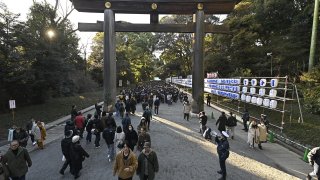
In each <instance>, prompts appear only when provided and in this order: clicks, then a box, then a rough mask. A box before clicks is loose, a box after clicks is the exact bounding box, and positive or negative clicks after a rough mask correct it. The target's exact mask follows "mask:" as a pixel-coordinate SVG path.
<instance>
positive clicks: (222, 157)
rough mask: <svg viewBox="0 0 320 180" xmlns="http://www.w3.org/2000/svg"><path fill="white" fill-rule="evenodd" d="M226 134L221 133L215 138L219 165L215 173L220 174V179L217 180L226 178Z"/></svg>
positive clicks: (227, 148)
mask: <svg viewBox="0 0 320 180" xmlns="http://www.w3.org/2000/svg"><path fill="white" fill-rule="evenodd" d="M228 137H229V135H228V133H227V132H225V131H222V134H221V136H216V138H215V141H216V143H217V144H218V147H217V152H218V156H219V164H220V169H221V170H219V171H218V172H217V173H219V174H221V175H222V177H221V178H219V180H225V179H226V177H227V169H226V160H227V159H228V157H229V154H230V152H229V148H230V147H229V142H228Z"/></svg>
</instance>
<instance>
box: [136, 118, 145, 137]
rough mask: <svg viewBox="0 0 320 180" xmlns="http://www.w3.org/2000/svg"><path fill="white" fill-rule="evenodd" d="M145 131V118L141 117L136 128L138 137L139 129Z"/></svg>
mask: <svg viewBox="0 0 320 180" xmlns="http://www.w3.org/2000/svg"><path fill="white" fill-rule="evenodd" d="M142 128H143V129H145V130H146V129H147V123H146V118H144V117H141V120H140V123H139V124H138V126H137V130H138V136H139V134H140V133H141V129H142Z"/></svg>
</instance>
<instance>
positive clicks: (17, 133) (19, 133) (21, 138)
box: [13, 127, 29, 148]
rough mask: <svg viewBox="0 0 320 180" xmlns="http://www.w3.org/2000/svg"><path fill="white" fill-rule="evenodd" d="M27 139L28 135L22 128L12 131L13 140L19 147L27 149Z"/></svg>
mask: <svg viewBox="0 0 320 180" xmlns="http://www.w3.org/2000/svg"><path fill="white" fill-rule="evenodd" d="M28 139H29V135H28V133H27V131H26V130H24V129H23V128H21V127H18V128H16V129H15V130H14V131H13V140H17V141H18V142H19V145H20V146H21V147H24V148H25V147H27V144H28Z"/></svg>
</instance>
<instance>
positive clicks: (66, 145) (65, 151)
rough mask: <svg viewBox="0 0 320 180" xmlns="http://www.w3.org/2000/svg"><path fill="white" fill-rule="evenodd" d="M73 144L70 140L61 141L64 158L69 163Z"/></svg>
mask: <svg viewBox="0 0 320 180" xmlns="http://www.w3.org/2000/svg"><path fill="white" fill-rule="evenodd" d="M71 144H72V139H71V137H70V138H64V139H62V141H61V151H62V154H63V155H64V157H65V158H66V159H67V161H69V160H70V147H71Z"/></svg>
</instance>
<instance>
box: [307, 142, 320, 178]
mask: <svg viewBox="0 0 320 180" xmlns="http://www.w3.org/2000/svg"><path fill="white" fill-rule="evenodd" d="M307 157H308V161H309V165H310V166H312V167H313V171H312V172H310V173H308V175H307V180H311V179H312V177H313V176H317V177H318V179H320V171H319V167H320V147H314V148H313V149H311V151H310V152H309V153H308V156H307Z"/></svg>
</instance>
